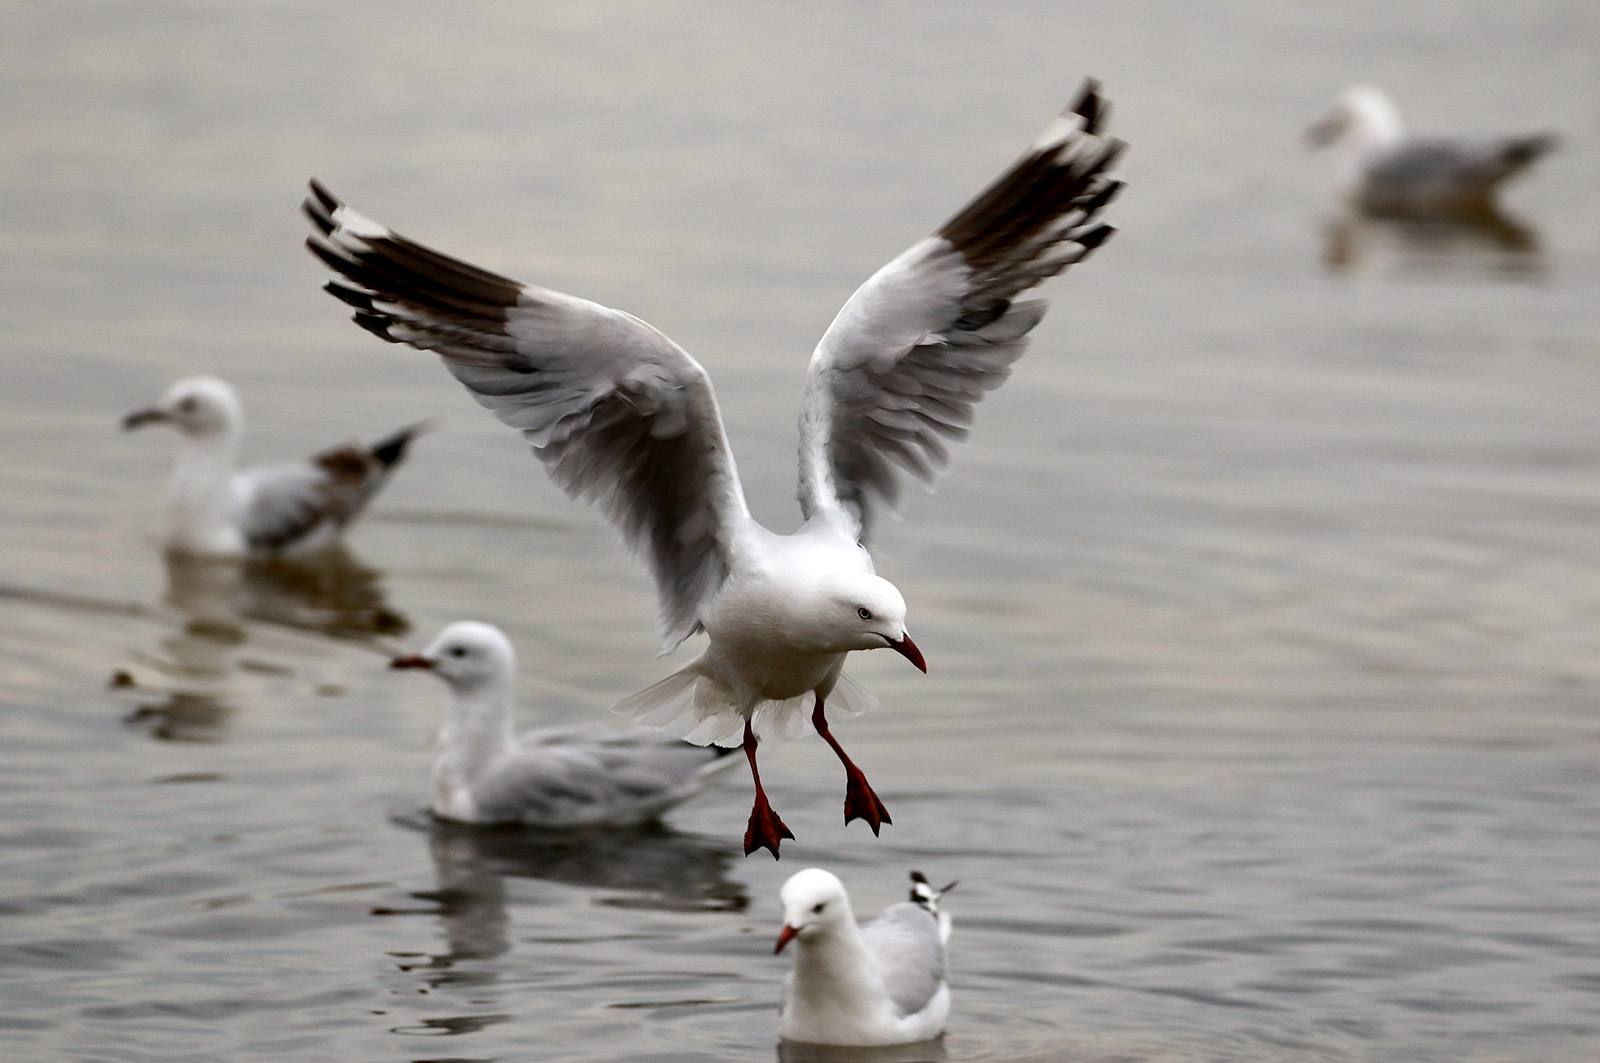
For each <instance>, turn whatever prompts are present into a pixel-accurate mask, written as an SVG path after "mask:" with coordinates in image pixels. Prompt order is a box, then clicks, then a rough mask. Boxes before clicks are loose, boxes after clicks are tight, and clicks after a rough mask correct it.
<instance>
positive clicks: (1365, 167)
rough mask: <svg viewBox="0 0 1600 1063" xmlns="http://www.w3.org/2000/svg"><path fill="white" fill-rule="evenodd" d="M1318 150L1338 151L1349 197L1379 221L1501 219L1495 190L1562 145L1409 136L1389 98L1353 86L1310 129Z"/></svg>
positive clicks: (1525, 139)
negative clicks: (1385, 217) (1391, 218)
mask: <svg viewBox="0 0 1600 1063" xmlns="http://www.w3.org/2000/svg"><path fill="white" fill-rule="evenodd" d="M1306 135H1307V137H1308V139H1309V140H1310V141H1311V143H1312V144H1313V145H1315V146H1317V147H1326V146H1330V145H1336V146H1337V147H1338V148H1339V151H1340V177H1341V182H1342V185H1343V189H1342V190H1343V194H1344V195H1345V197H1346V199H1347V200H1348V201H1349V203H1350V205H1351V206H1353V207H1356V208H1357V209H1359V210H1363V211H1366V212H1367V213H1369V214H1374V215H1388V216H1400V217H1407V216H1411V217H1416V216H1446V217H1448V216H1467V217H1471V216H1478V215H1493V214H1494V213H1495V190H1496V189H1497V188H1498V187H1499V186H1500V185H1501V184H1502V183H1504V182H1505V181H1507V180H1508V179H1510V178H1511V177H1513V176H1515V175H1516V174H1519V173H1521V172H1522V171H1523V170H1525V169H1527V168H1528V167H1529V166H1530V165H1532V163H1533V162H1534V160H1536V159H1538V158H1539V157H1540V156H1541V155H1543V154H1545V153H1546V152H1548V151H1550V150H1551V149H1552V148H1554V147H1555V146H1556V138H1555V137H1554V136H1553V135H1552V134H1549V133H1535V134H1531V135H1528V136H1517V137H1501V138H1497V139H1494V140H1480V141H1469V140H1461V139H1453V138H1446V137H1424V136H1414V135H1410V134H1408V133H1407V132H1406V129H1405V125H1404V124H1403V123H1402V122H1401V121H1400V112H1399V111H1398V110H1396V109H1395V106H1394V104H1393V103H1392V102H1391V101H1390V100H1389V97H1388V96H1386V95H1384V94H1383V93H1382V92H1380V91H1379V90H1377V89H1375V88H1373V87H1371V86H1370V85H1353V86H1351V87H1350V88H1348V89H1346V90H1345V91H1344V92H1343V93H1342V94H1341V95H1340V97H1339V99H1338V101H1337V103H1336V104H1335V105H1334V108H1333V110H1332V111H1331V112H1329V113H1328V114H1327V116H1325V117H1324V118H1322V119H1321V120H1320V121H1318V122H1317V123H1316V124H1315V125H1313V126H1312V127H1311V128H1310V129H1309V130H1307V132H1306Z"/></svg>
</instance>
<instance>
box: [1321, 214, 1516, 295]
mask: <svg viewBox="0 0 1600 1063" xmlns="http://www.w3.org/2000/svg"><path fill="white" fill-rule="evenodd" d="M1322 262H1323V265H1324V266H1325V267H1326V268H1327V270H1328V272H1330V273H1344V274H1357V273H1370V272H1373V271H1375V270H1378V269H1383V268H1388V269H1394V270H1398V271H1401V272H1409V273H1462V272H1465V273H1477V274H1483V275H1486V276H1489V277H1499V278H1502V279H1511V280H1537V279H1538V278H1539V277H1540V276H1541V275H1542V274H1543V272H1544V254H1543V249H1542V247H1541V245H1540V239H1539V232H1538V230H1537V229H1535V228H1533V227H1532V226H1530V225H1528V224H1526V223H1524V222H1522V221H1520V220H1518V219H1517V218H1514V217H1512V216H1511V215H1509V214H1506V213H1505V212H1503V211H1501V210H1498V209H1490V210H1483V211H1476V212H1472V213H1466V214H1456V215H1438V216H1433V217H1398V216H1387V215H1373V214H1366V213H1355V212H1351V213H1346V214H1341V215H1339V216H1338V217H1336V218H1334V219H1332V220H1331V221H1329V222H1328V223H1327V225H1326V226H1325V228H1324V230H1323V255H1322Z"/></svg>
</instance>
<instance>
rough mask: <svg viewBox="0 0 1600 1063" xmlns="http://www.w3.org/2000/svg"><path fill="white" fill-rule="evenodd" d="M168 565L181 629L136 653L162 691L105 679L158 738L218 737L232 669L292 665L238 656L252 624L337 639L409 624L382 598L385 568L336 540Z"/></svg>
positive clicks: (122, 678)
mask: <svg viewBox="0 0 1600 1063" xmlns="http://www.w3.org/2000/svg"><path fill="white" fill-rule="evenodd" d="M166 567H167V589H166V594H165V601H166V604H167V605H169V606H171V607H172V608H173V609H175V610H177V612H178V614H179V617H180V619H181V626H179V627H177V628H176V629H175V630H174V631H172V632H171V633H170V634H168V635H167V636H166V637H164V638H163V639H162V640H161V645H160V651H159V652H156V653H151V654H142V655H140V656H139V658H138V661H139V663H140V664H142V665H143V666H145V667H146V668H148V669H150V670H151V671H153V672H155V673H156V674H157V675H159V676H160V677H161V678H162V683H161V685H162V686H163V687H165V689H161V690H152V689H149V688H146V687H143V686H141V684H140V683H139V682H138V680H137V679H136V678H135V677H134V675H133V674H132V673H131V672H128V671H126V670H119V671H118V672H117V673H116V674H115V675H114V676H113V677H112V683H111V685H112V687H113V688H115V689H125V690H130V691H132V692H133V694H134V697H135V698H136V702H135V706H134V708H133V709H132V710H131V711H130V712H129V713H128V715H127V716H126V720H127V722H128V723H130V724H132V725H135V726H138V727H141V728H143V729H144V730H146V731H147V732H148V733H149V735H150V736H151V737H152V738H156V739H160V740H163V741H172V742H214V741H218V740H220V739H221V738H222V736H223V734H224V733H225V731H226V729H227V724H228V719H229V717H230V716H231V715H232V714H233V711H234V708H233V706H232V705H231V704H230V703H229V700H228V698H227V693H226V692H227V688H228V685H229V683H230V681H231V680H232V678H233V677H234V676H235V675H236V674H237V673H239V672H253V673H258V674H259V673H266V674H288V673H289V672H290V671H291V670H290V669H289V668H288V667H280V666H277V665H274V664H272V663H271V662H267V661H261V660H255V659H250V660H245V659H241V658H240V656H239V653H238V651H239V648H240V647H241V646H243V645H244V644H245V643H246V642H247V641H248V638H249V635H248V624H249V623H250V622H261V623H269V624H277V625H280V626H283V627H288V628H294V629H296V630H301V631H311V632H315V633H317V634H322V635H328V636H331V637H334V638H368V637H371V636H374V635H398V634H401V633H403V632H404V631H406V630H407V628H408V627H409V625H408V624H407V622H406V619H405V617H404V616H402V615H401V614H400V613H399V612H397V611H396V610H394V609H393V608H391V607H390V606H389V604H388V603H387V602H386V601H385V600H384V596H383V590H382V587H381V586H380V580H381V578H382V577H381V573H379V572H378V571H377V570H375V569H371V568H368V567H366V566H365V565H363V564H361V563H360V562H359V561H357V560H356V559H355V557H354V556H353V555H352V554H350V552H349V551H348V550H347V549H346V548H344V547H342V546H340V547H336V548H334V549H331V550H328V551H326V552H323V553H319V554H318V555H316V556H315V557H314V558H309V559H296V560H282V559H272V560H250V561H242V560H235V559H230V558H196V557H181V556H176V555H169V556H168V557H167V558H166Z"/></svg>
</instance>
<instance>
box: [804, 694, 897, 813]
mask: <svg viewBox="0 0 1600 1063" xmlns="http://www.w3.org/2000/svg"><path fill="white" fill-rule="evenodd" d="M811 726H813V727H815V728H816V729H817V734H819V735H821V736H822V740H823V741H824V742H826V743H828V745H830V746H832V747H833V751H834V752H835V753H837V754H838V755H839V760H840V762H841V763H843V764H844V821H845V822H846V823H849V822H850V821H851V820H852V819H864V820H866V821H867V826H869V827H871V828H872V834H873V837H877V834H878V827H879V826H880V825H881V824H884V823H893V822H894V820H892V819H890V818H889V810H888V809H887V808H884V807H883V802H882V801H880V800H878V795H877V794H875V793H873V792H872V787H871V786H870V785H868V783H867V777H866V776H865V775H864V774H862V772H861V769H860V768H858V767H856V765H855V762H854V761H852V760H851V759H850V758H849V757H847V756H846V755H845V752H844V747H843V746H841V745H839V740H838V739H837V738H835V737H833V732H832V731H830V730H828V720H827V717H825V716H823V714H822V695H821V694H818V695H817V707H816V708H815V709H812V710H811Z"/></svg>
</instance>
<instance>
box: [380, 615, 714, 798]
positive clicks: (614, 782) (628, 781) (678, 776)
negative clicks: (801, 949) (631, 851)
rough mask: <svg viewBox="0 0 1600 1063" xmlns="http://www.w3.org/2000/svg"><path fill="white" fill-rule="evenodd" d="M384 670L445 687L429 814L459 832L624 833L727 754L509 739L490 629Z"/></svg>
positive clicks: (596, 732)
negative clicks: (474, 826) (500, 827)
mask: <svg viewBox="0 0 1600 1063" xmlns="http://www.w3.org/2000/svg"><path fill="white" fill-rule="evenodd" d="M390 667H393V668H421V669H425V670H427V671H429V672H431V673H433V674H434V675H436V676H438V677H439V678H440V679H442V680H443V681H444V683H445V685H446V686H448V687H449V688H450V708H449V711H448V713H447V715H446V716H445V722H444V726H443V727H441V728H440V730H439V756H438V759H436V760H435V761H434V764H433V813H434V815H436V816H438V817H439V818H440V819H449V820H455V821H457V822H460V823H478V824H512V823H516V824H522V825H524V826H530V827H546V828H551V829H566V828H574V827H602V826H603V827H631V826H637V825H638V824H641V823H648V822H650V821H651V820H654V819H657V818H659V817H660V816H661V814H662V813H663V812H665V811H666V810H667V809H669V808H671V807H672V806H673V805H676V804H680V803H681V802H683V801H687V800H688V799H689V798H691V797H693V796H694V795H696V794H698V793H699V792H700V791H702V790H704V789H705V788H706V787H707V786H708V785H710V783H711V782H712V781H713V780H715V779H716V778H717V777H718V776H720V775H721V774H723V772H724V771H725V770H726V769H727V768H729V767H731V766H732V765H733V764H734V763H735V762H734V760H733V758H731V757H728V756H725V755H724V754H726V753H727V752H728V751H727V750H723V749H714V748H712V749H708V748H706V747H704V746H695V745H690V744H689V743H687V742H681V741H679V740H678V739H676V738H671V737H668V736H666V735H663V734H660V733H658V732H656V731H649V730H635V731H632V732H628V733H619V732H616V731H607V730H602V729H600V728H594V727H541V728H537V729H535V730H532V731H524V732H523V733H522V734H520V735H519V734H517V733H515V731H514V729H513V728H514V724H513V720H512V717H513V714H514V712H515V707H516V680H517V660H516V654H515V652H514V651H513V650H512V648H511V641H510V640H509V639H507V638H506V636H505V633H504V632H502V631H501V630H500V629H499V628H497V627H495V626H493V625H492V624H482V623H478V622H477V621H473V620H463V621H459V622H457V623H454V624H451V625H450V626H449V627H447V628H445V629H444V630H443V631H441V632H440V633H439V635H438V637H436V638H435V639H434V640H433V642H432V643H430V644H429V645H428V648H427V649H425V650H423V651H422V652H421V653H417V654H411V655H408V656H404V657H396V658H395V659H394V660H393V661H392V662H390Z"/></svg>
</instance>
